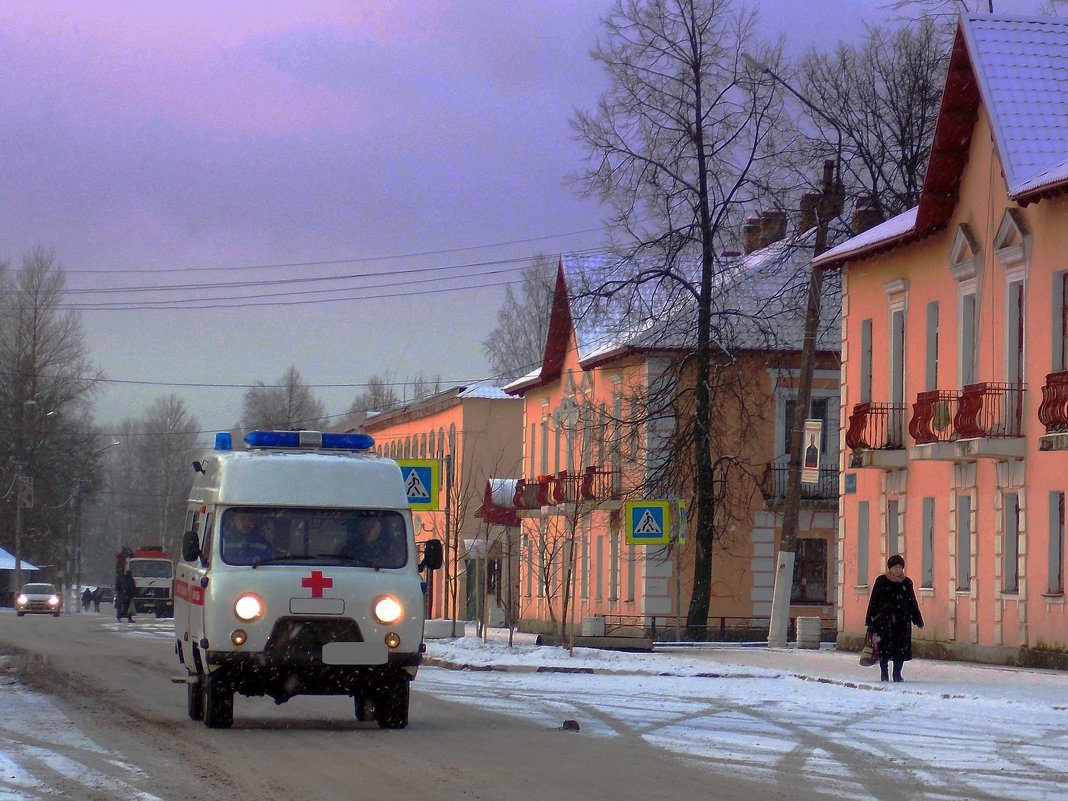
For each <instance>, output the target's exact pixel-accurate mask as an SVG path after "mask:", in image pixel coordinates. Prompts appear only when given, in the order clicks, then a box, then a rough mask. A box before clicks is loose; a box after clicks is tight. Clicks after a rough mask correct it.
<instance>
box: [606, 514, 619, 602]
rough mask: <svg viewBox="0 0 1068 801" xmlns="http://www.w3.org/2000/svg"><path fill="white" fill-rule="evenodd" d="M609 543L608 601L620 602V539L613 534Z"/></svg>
mask: <svg viewBox="0 0 1068 801" xmlns="http://www.w3.org/2000/svg"><path fill="white" fill-rule="evenodd" d="M610 536H611V539H610V540H609V541H608V600H609V601H618V600H619V561H620V557H619V537H617V536H616V532H615V531H613V532H612V533H611V535H610Z"/></svg>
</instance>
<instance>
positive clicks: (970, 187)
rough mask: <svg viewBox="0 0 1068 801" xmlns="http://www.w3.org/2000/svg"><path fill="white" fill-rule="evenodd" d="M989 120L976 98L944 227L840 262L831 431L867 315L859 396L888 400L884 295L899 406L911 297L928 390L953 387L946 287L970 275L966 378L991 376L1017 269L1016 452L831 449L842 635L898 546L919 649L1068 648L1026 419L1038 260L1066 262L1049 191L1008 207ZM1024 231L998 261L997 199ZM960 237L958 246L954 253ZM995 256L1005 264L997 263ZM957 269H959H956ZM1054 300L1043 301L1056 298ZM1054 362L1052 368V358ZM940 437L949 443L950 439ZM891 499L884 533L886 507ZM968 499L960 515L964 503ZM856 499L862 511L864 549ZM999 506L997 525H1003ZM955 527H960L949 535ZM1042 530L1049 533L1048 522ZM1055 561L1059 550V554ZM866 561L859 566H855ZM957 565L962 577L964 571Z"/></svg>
mask: <svg viewBox="0 0 1068 801" xmlns="http://www.w3.org/2000/svg"><path fill="white" fill-rule="evenodd" d="M991 142H992V136H991V130H990V126H989V123H988V120H987V118H986V115H985V112H984V111H982V110H981V111H980V114H979V115H978V120H977V123H976V128H975V131H974V134H973V136H972V140H971V148H970V152H969V154H968V160H967V163H966V166H965V168H964V172H963V175H962V181H961V190H960V199H959V202H958V204H957V207H956V209H955V211H954V213H953V215H952V218H951V220H950V222H949V224H948V225H947V226H946V227H945V228H944V229H943V230H941V231H938V232H936V233H934V234H933V235H931V236H929V237H927V238H925V239H923V240H921V241H920V242H917V243H914V244H911V245H908V246H904V247H900V248H897V249H895V250H891V251H890V252H888V253H885V254H882V255H877V256H875V257H872V258H869V259H866V260H863V261H859V262H855V263H851V264H849V265H847V268H846V275H845V280H844V295H843V311H844V316H845V333H844V342H843V349H842V361H843V369H842V380H843V384H842V400H843V402H842V428H843V431H844V430H845V427H846V424H847V421H848V416H849V414H850V411H851V410H852V409H853V408H854V405H855V404H857V403H858V402H860V401H861V394H860V393H861V379H862V363H863V361H864V354H863V348H862V342H863V334H862V331H863V321H864V320H871V321H872V328H871V330H872V337H871V354H872V357H871V363H872V368H871V387H872V392H871V400H872V401H882V402H887V401H889V399H890V398H889V395H890V358H889V353H890V349H891V343H890V339H889V332H890V315H891V307H892V306H893V305H894V304H897V305H898V307H899V308H904V310H905V312H904V313H905V326H904V331H905V339H904V364H905V393H904V394H905V401H906V405H907V409H906V419H907V418H908V416H910V415H911V413H912V404H913V403H914V402H915V401H916V395H917V393H918V392H920V391H923V390H924V389H926V388H928V387H927V386H926V379H927V361H928V358H929V357H928V353H929V350H930V349H929V347H928V340H927V332H926V329H927V307H928V304H929V303H932V302H937V303H938V308H939V315H938V349H937V354H938V359H937V388H938V389H942V390H954V391H959V390H960V389H961V387H962V386H963V383H965V381H966V377H965V374H966V371H965V369H964V362H965V360H964V359H963V358H962V355H961V348H962V344H961V343H962V342H963V341H965V339H966V337H965V334H964V333H963V325H964V320H963V317H964V315H963V314H962V302H961V296H962V293H964V292H965V291H966V290H968V286H969V283H968V282H971V284H972V285H974V290H975V295H976V299H977V303H976V307H977V314H976V320H977V321H976V329H975V330H976V336H975V341H976V358H975V378H974V381H976V382H1006V381H1008V380H1009V378H1010V376H1009V373H1008V362H1007V354H1008V352H1009V343H1010V342H1011V339H1010V334H1009V329H1010V325H1009V322H1010V320H1011V319H1012V318H1011V316H1010V311H1009V298H1010V293H1009V281H1010V280H1011V279H1013V278H1020V277H1022V279H1023V282H1024V283H1023V286H1024V299H1023V308H1024V376H1023V378H1024V382H1025V384H1026V390H1025V392H1024V396H1023V411H1022V419H1023V430H1022V434H1023V436H1022V437H1021V438H1018V439H1017V441H1018V442H1019V443H1021V446H1022V448H1021V451H1020V456H1019V458H1014V457H1011V456H1005V457H1004V458H980V459H975V460H972V459H962V460H958V461H948V460H936V461H932V460H923V459H921V458H919V456H920V454H921V453H923V452H924V449H920V450H919V451H918V450H917V449H916V447H915V442H914V441H913V440H912V439H910V438H907V439H906V446H907V452H908V457H909V458H908V459H907V462H906V463H905V465H904V466H903V467H900V468H898V469H889V470H884V469H876V468H865V469H851V468H850V463H851V462H850V456H851V455H850V452H849V451H848V449H846V448H845V447H844V444H843V448H842V455H843V461H842V466H843V471H844V472H845V473H846V474H847V479H846V480H847V483H848V484H849V485H852V482H854V481H855V488H856V490H855V492H852V493H847V494H844V495H843V496H842V502H841V509H840V514H841V519H842V525H841V532H840V542H839V553H838V558H839V569H838V572H839V575H840V576H841V577H842V581H841V586H840V598H839V607H840V612H839V630H840V631H841V632H842V639H843V641H844V642H849V643H856V642H858V641H859V638H860V637H861V636H862V633H863V623H864V614H865V610H866V606H867V600H868V593H869V591H870V587H871V582H872V581H873V580H874V578H875V577H876V576H877V575H878V574H879V573H880V572H881V571H882V569H883V568H884V567H885V563H886V559H887V558H888V557H889V556H890V555H891V553H892V552H893V551H895V550H896V551H899V552H901V553H902V554H903V555H904V556H905V559H906V563H907V572H908V574H909V575H910V576H911V577H912V579H913V580H914V582H915V584H916V587H917V594H918V596H919V602H920V608H921V611H922V613H923V616H924V619H925V621H926V623H927V625H926V627H925V628H924V629H923V630H922V631H914V632H913V636H914V641H915V642H918V643H919V645H920V646H921V652H924V650H923V648H924V647H926V652H928V653H956V654H959V655H962V656H967V657H970V658H984V659H990V660H994V661H1015V660H1018V659H1020V658H1021V656H1020V652H1021V649H1036V648H1047V649H1050V650H1058V649H1059V650H1063V649H1064V648H1066V647H1068V628H1066V626H1065V624H1066V623H1068V620H1066V617H1065V605H1064V595H1063V592H1059V593H1049V592H1047V591H1046V590H1047V580H1048V573H1049V558H1048V555H1049V543H1050V534H1051V529H1050V513H1049V508H1050V493H1054V492H1058V493H1061V492H1065V491H1066V489H1068V469H1066V468H1068V454H1066V453H1064V452H1059V453H1058V452H1040V451H1039V438H1040V437H1041V436H1042V435H1043V434H1044V433H1045V429H1044V427H1043V426H1042V424H1041V423H1040V422H1039V419H1038V407H1039V405H1040V403H1041V401H1042V387H1043V384H1044V382H1045V376H1046V374H1047V373H1049V372H1051V371H1053V370H1054V369H1055V368H1054V365H1053V340H1054V336H1053V334H1051V332H1054V331H1055V330H1056V329H1057V328H1058V326H1059V322H1058V320H1057V319H1056V318H1055V314H1054V312H1055V309H1054V303H1053V302H1051V300H1050V298H1051V296H1052V294H1053V288H1054V273H1055V272H1057V271H1060V270H1064V269H1066V268H1068V259H1066V258H1065V256H1064V255H1063V254H1064V253H1066V252H1068V250H1066V248H1068V229H1066V226H1065V225H1064V221H1065V212H1066V206H1068V204H1066V203H1065V201H1064V200H1063V199H1059V198H1058V199H1054V200H1044V201H1042V202H1041V203H1039V204H1038V205H1033V206H1029V207H1026V208H1019V207H1018V206H1017V205H1016V204H1015V203H1012V202H1010V201H1009V200H1008V198H1007V189H1006V185H1005V182H1004V179H1003V177H1002V171H1001V166H1000V163H999V162H998V160H997V157H996V154H995V153H994V151H993V149H992V145H991ZM1010 208H1011V209H1015V212H1016V214H1017V216H1018V219H1019V220H1020V221H1022V223H1023V224H1024V226H1025V228H1026V229H1027V230H1028V231H1029V234H1030V236H1031V237H1032V239H1030V240H1029V242H1027V243H1026V246H1025V247H1024V248H1023V249H1022V250H1021V251H1020V252H1021V253H1022V254H1027V253H1028V251H1029V256H1028V257H1026V258H1023V259H1022V260H1020V261H1016V262H1014V261H1013V258H1012V257H1011V256H1009V257H1008V258H1006V254H1002V256H1001V257H999V255H998V253H996V252H995V251H996V248H995V236H996V234H997V232H998V229H999V227H1000V226H1001V225H1002V223H1003V221H1004V219H1005V213H1006V210H1007V209H1010ZM961 224H964V225H966V226H967V227H968V228H969V229H970V230H971V232H972V233H973V234H974V237H975V240H976V241H975V245H976V248H977V250H976V253H975V254H974V256H975V261H974V265H975V277H974V278H967V279H965V280H963V281H962V280H959V279H960V273H961V272H962V270H961V269H960V267H959V266H958V275H957V276H956V277H955V276H954V272H953V269H952V264H951V262H952V261H953V253H954V244H955V243H957V242H959V240H958V238H957V237H958V231H959V230H960V225H961ZM969 252H970V251H969V249H968V248H965V252H964V253H963V254H959V255H960V256H961V259H963V257H964V256H967V255H968V253H969ZM1006 261H1007V262H1008V263H1005V262H1006ZM963 272H964V273H965V274H966V273H967V271H966V270H964V271H963ZM1056 312H1057V314H1059V313H1060V309H1059V307H1058V308H1057V309H1056ZM1057 369H1059V368H1057ZM951 447H952V446H951ZM1013 497H1016V498H1018V499H1019V508H1020V515H1019V531H1020V535H1019V557H1018V559H1017V560H1016V564H1017V569H1018V571H1019V576H1020V581H1019V586H1018V589H1016V590H1015V591H1013V588H1010V587H1007V586H1006V578H1007V573H1010V574H1011V564H1010V566H1009V568H1008V570H1007V569H1006V559H1008V560H1009V561H1010V562H1011V561H1012V560H1011V558H1010V557H1011V551H1009V550H1007V548H1006V546H1007V537H1006V518H1007V513H1006V509H1007V500H1010V499H1012V498H1013ZM895 506H896V509H897V513H898V514H897V523H898V526H897V529H898V531H899V545H898V546H897V547H894V546H893V544H892V543H891V542H890V537H891V534H892V533H893V531H894V519H893V516H892V514H891V512H892V508H893V507H895ZM969 507H970V514H969V513H966V512H967V510H968V509H969ZM864 508H866V509H867V521H868V525H867V529H866V531H867V537H866V546H865V536H864V531H865V527H864V525H863V519H864ZM1013 517H1015V516H1014V515H1011V516H1010V519H1009V526H1010V528H1011V527H1012V518H1013ZM969 528H970V536H967V537H965V536H964V534H965V532H967V531H968V529H969ZM1053 534H1054V536H1056V534H1057V532H1056V531H1054V532H1053ZM1062 558H1063V557H1062ZM865 565H866V569H865ZM969 575H970V580H969V578H968V576H969Z"/></svg>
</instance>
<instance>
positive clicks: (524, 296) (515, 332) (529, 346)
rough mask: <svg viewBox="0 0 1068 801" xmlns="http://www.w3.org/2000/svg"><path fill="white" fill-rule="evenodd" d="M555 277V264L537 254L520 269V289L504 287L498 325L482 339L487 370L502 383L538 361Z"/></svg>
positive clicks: (524, 371)
mask: <svg viewBox="0 0 1068 801" xmlns="http://www.w3.org/2000/svg"><path fill="white" fill-rule="evenodd" d="M555 277H556V265H555V264H554V263H553V262H552V260H551V259H549V258H548V257H547V256H544V255H541V254H539V255H537V256H535V257H534V261H533V263H531V264H530V265H528V266H527V267H526V268H525V269H524V270H523V278H522V282H521V283H520V285H519V289H518V290H516V291H513V290H512V287H511V286H508V287H507V288H506V289H505V295H504V302H503V303H502V304H501V306H500V308H499V309H497V327H496V328H494V329H493V330H492V331H491V332H490V333H489V336H487V337H486V338H485V339H484V340H483V341H482V352H483V353H484V354H485V355H486V359H488V360H489V364H490V370H492V371H493V375H494V377H496V378H497V379H499V380H501V381H502V382H508V381H514V380H515V379H517V378H520V377H521V376H524V375H526V374H527V373H529V372H530V371H531V370H533V369H534V368H535V367H537V366H538V365H539V364H541V359H542V355H543V354H544V353H545V338H546V336H547V335H548V332H549V315H550V313H551V312H552V303H553V287H554V285H555Z"/></svg>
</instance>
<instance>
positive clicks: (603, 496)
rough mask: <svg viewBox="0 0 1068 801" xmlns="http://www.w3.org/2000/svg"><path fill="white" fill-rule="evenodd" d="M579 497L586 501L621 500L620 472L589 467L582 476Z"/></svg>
mask: <svg viewBox="0 0 1068 801" xmlns="http://www.w3.org/2000/svg"><path fill="white" fill-rule="evenodd" d="M579 496H580V497H581V498H582V500H584V501H616V500H619V498H620V486H619V471H618V470H608V469H607V468H600V467H593V466H590V467H587V468H586V471H585V472H584V473H583V474H582V484H581V486H580V487H579Z"/></svg>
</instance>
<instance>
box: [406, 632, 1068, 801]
mask: <svg viewBox="0 0 1068 801" xmlns="http://www.w3.org/2000/svg"><path fill="white" fill-rule="evenodd" d="M427 655H428V657H429V661H430V662H431V664H433V663H434V662H437V661H441V662H443V663H449V664H452V665H453V666H456V665H464V664H467V665H472V666H476V665H482V666H485V665H492V666H495V667H497V668H498V670H496V671H491V672H486V671H484V670H480V671H479V672H475V673H470V674H469V675H465V672H463V671H455V670H438V669H434V668H429V669H425V670H423V671H421V672H420V675H419V678H418V679H417V682H416V686H417V687H419V688H420V689H422V691H424V692H428V691H429V692H433V693H435V694H438V695H441V696H444V697H447V698H449V699H451V700H455V701H461V702H464V703H472V704H478V705H479V706H482V707H490V708H495V709H497V710H499V711H501V712H506V713H508V714H512V715H519V716H525V717H529V718H532V719H533V720H535V721H537V722H538V723H539V724H540V725H546V726H553V727H557V728H558V727H560V725H561V723H562V722H563V720H565V719H568V718H572V719H575V720H577V721H579V723H580V725H581V727H582V732H584V733H588V734H590V735H592V736H606V737H613V736H638V737H641V738H642V739H643V740H644V741H646V742H648V743H649V744H651V745H654V746H657V747H661V748H665V749H667V750H670V751H673V752H676V753H678V754H679V755H681V756H682V757H683V758H685V759H688V760H691V761H695V762H698V763H701V764H705V765H708V766H711V767H713V768H714V769H716V770H722V771H736V770H739V769H742V770H743V771H744V772H745V773H746V775H748V776H750V777H754V778H755V777H762V778H764V779H767V780H768V781H773V780H774V781H778V782H782V781H790V777H796V780H799V781H803V783H804V784H805V785H808V786H811V787H814V788H818V789H822V790H824V791H829V792H832V793H834V794H836V795H838V796H839V797H844V798H857V799H862V798H863V799H866V798H870V797H872V792H871V785H872V784H873V782H874V783H875V784H878V783H880V782H881V783H882V784H883V785H884V786H885V785H890V784H893V783H896V782H900V783H901V784H902V786H904V787H907V788H909V792H908V797H909V798H910V799H911V798H917V799H919V798H923V799H969V801H970V800H971V799H977V798H997V799H1019V800H1020V801H1046V799H1048V800H1049V801H1054V799H1058V800H1059V801H1063V799H1064V798H1065V797H1066V794H1065V790H1064V785H1065V782H1066V781H1068V773H1066V772H1065V768H1064V761H1063V753H1064V749H1065V747H1068V675H1066V674H1063V673H1056V672H1044V671H1027V670H1017V669H1006V668H995V667H986V666H977V665H969V664H964V663H952V662H928V661H924V660H915V661H913V662H911V663H910V664H909V665H908V666H907V667H906V670H905V674H906V678H907V681H906V683H905V684H893V683H891V684H883V683H881V682H879V681H878V673H877V672H874V673H873V672H872V671H873V670H874V669H873V668H861V667H860V666H859V665H858V664H857V661H856V654H849V653H838V652H836V651H834V650H828V649H822V650H820V651H799V650H797V649H767V648H747V647H705V648H699V649H697V648H677V649H671V650H669V651H668V652H658V653H653V654H620V653H614V652H607V651H594V650H589V649H575V653H574V656H569V655H568V651H567V650H566V649H562V648H539V647H536V646H531V645H521V646H518V647H515V648H512V649H508V647H507V645H506V644H505V643H502V642H500V641H498V640H491V641H489V642H485V643H483V642H482V641H480V640H478V639H477V638H473V637H467V638H463V639H458V640H448V641H432V642H430V643H429V644H428V654H427ZM539 668H540V669H541V671H556V670H561V669H563V670H566V671H568V672H563V673H559V672H534V671H535V670H537V669H539ZM576 670H592V671H595V673H593V674H592V675H591V674H584V673H576V672H573V671H576ZM873 680H874V681H873Z"/></svg>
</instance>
